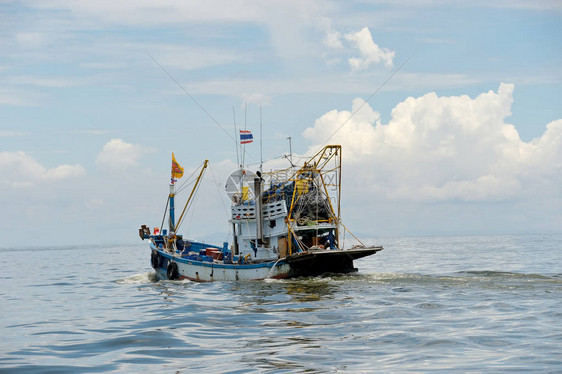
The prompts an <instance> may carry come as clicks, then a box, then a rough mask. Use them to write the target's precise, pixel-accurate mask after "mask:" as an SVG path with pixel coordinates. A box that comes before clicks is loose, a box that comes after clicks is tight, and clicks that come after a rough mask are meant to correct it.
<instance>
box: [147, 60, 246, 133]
mask: <svg viewBox="0 0 562 374" xmlns="http://www.w3.org/2000/svg"><path fill="white" fill-rule="evenodd" d="M146 54H147V55H148V56H149V57H150V58H151V59H152V60H153V61H154V62H155V63H156V64H157V65H158V66H160V69H162V70H163V71H164V73H166V74H167V75H168V76H169V77H170V78H171V79H172V80H173V81H174V82H176V84H177V85H178V86H179V88H181V89H182V90H183V92H185V93H186V94H187V96H189V97H190V98H191V100H193V102H194V103H195V104H197V106H198V107H199V108H201V110H202V111H203V112H205V113H206V114H207V115H208V116H209V118H210V119H212V120H213V122H215V123H216V124H217V126H218V127H220V128H221V130H222V131H224V133H225V134H226V135H228V137H229V138H230V139H232V140H234V142H236V139H235V138H233V137H232V135H230V134H229V133H228V131H226V130H225V129H224V127H222V126H221V124H220V123H219V122H218V121H217V120H216V119H215V117H213V116H212V115H211V113H209V112H208V111H207V110H206V109H205V108H204V107H203V105H201V104H199V102H198V101H197V100H196V99H195V98H194V97H193V96H192V95H191V94H190V93H189V92H188V91H187V90H186V89H185V88H184V87H183V86H182V85H181V84H180V82H178V81H177V80H176V78H174V77H173V76H172V74H170V73H169V72H168V70H166V69H165V68H164V67H163V66H162V65H161V64H160V63H159V62H158V61H156V59H155V58H154V57H152V55H151V54H150V53H148V52H146Z"/></svg>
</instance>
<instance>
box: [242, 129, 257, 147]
mask: <svg viewBox="0 0 562 374" xmlns="http://www.w3.org/2000/svg"><path fill="white" fill-rule="evenodd" d="M253 141H254V137H253V135H252V132H251V131H250V130H240V144H248V143H251V142H253Z"/></svg>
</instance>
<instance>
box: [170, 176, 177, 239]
mask: <svg viewBox="0 0 562 374" xmlns="http://www.w3.org/2000/svg"><path fill="white" fill-rule="evenodd" d="M174 197H175V180H174V179H173V178H172V183H170V196H169V200H170V221H169V227H170V236H172V235H174V233H175V227H176V224H175V222H176V221H175V217H174V215H175V205H174Z"/></svg>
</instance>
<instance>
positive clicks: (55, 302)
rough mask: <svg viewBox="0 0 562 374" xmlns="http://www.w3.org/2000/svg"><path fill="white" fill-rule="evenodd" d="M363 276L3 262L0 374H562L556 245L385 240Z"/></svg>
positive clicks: (560, 241) (145, 258)
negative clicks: (201, 274)
mask: <svg viewBox="0 0 562 374" xmlns="http://www.w3.org/2000/svg"><path fill="white" fill-rule="evenodd" d="M375 242H376V244H381V245H383V246H384V247H385V249H384V250H383V251H382V252H380V253H378V254H376V255H374V256H371V257H368V258H365V259H362V260H359V261H356V262H355V263H356V266H357V267H358V268H359V271H358V273H356V274H352V275H338V276H327V277H315V278H303V279H295V280H267V281H253V282H217V283H194V282H189V281H157V280H156V279H155V277H154V272H153V270H152V269H151V268H150V251H149V249H148V245H147V243H146V242H141V243H139V244H134V245H121V246H118V245H113V246H93V245H92V246H88V245H83V246H67V247H40V248H27V249H26V248H18V249H10V248H4V249H1V250H0V263H2V264H3V269H2V272H1V274H0V282H1V289H0V300H1V304H0V310H1V313H0V315H1V322H0V333H1V335H0V371H2V372H40V373H44V372H53V373H64V372H69V373H75V372H82V373H88V372H112V371H113V372H131V373H136V372H161V373H248V372H259V373H304V372H306V373H334V372H340V373H375V372H416V373H419V372H443V373H450V372H505V373H512V372H518V371H526V372H541V373H549V372H551V373H560V372H562V235H559V234H549V235H513V236H471V237H422V238H413V237H410V238H378V239H376V241H373V243H375Z"/></svg>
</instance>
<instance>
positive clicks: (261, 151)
mask: <svg viewBox="0 0 562 374" xmlns="http://www.w3.org/2000/svg"><path fill="white" fill-rule="evenodd" d="M262 134H263V131H262V116H261V105H260V173H261V172H263V170H262V166H263V135H262Z"/></svg>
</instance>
